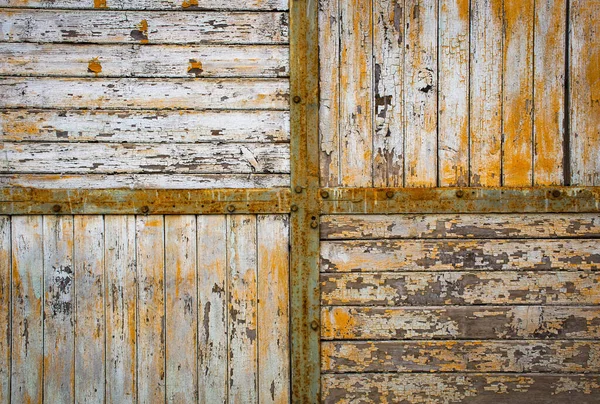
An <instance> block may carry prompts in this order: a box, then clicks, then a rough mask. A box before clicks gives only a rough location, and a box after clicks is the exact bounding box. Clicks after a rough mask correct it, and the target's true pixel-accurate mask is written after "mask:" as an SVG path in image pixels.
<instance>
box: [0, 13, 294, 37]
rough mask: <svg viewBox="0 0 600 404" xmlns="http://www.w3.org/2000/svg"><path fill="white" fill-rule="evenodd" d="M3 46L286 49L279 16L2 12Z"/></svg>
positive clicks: (285, 33) (283, 18)
mask: <svg viewBox="0 0 600 404" xmlns="http://www.w3.org/2000/svg"><path fill="white" fill-rule="evenodd" d="M0 15H2V19H1V20H0V21H1V22H0V24H1V25H0V42H37V43H52V42H62V43H141V44H223V43H226V44H284V43H286V42H287V41H288V21H287V19H288V15H287V13H281V12H264V13H263V12H261V13H256V12H254V13H253V12H236V13H232V12H219V11H211V12H187V13H182V12H144V11H102V12H98V11H86V10H83V11H80V10H61V11H60V13H57V12H56V11H53V10H35V11H32V10H20V9H0Z"/></svg>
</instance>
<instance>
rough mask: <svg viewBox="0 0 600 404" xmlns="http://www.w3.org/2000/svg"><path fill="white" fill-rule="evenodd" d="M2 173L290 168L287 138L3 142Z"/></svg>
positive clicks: (286, 170)
mask: <svg viewBox="0 0 600 404" xmlns="http://www.w3.org/2000/svg"><path fill="white" fill-rule="evenodd" d="M0 152H2V154H3V155H4V156H3V157H4V159H3V160H2V163H0V172H2V173H29V174H54V173H68V174H99V173H100V174H113V173H121V174H124V173H161V174H167V173H179V174H185V173H190V174H198V173H207V174H215V173H238V174H239V173H247V174H250V173H254V172H258V173H276V174H281V173H289V171H290V167H289V145H287V144H232V143H223V144H144V143H133V144H118V143H27V144H24V143H4V144H3V145H1V146H0Z"/></svg>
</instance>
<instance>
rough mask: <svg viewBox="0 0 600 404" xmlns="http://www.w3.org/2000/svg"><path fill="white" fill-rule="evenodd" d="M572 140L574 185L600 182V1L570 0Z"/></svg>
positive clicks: (598, 183)
mask: <svg viewBox="0 0 600 404" xmlns="http://www.w3.org/2000/svg"><path fill="white" fill-rule="evenodd" d="M570 6H571V8H570V21H569V26H570V50H569V52H570V57H571V61H570V64H569V66H570V72H569V76H570V85H571V88H570V91H571V92H570V106H571V109H570V111H569V112H570V114H569V117H570V125H571V134H570V144H571V155H570V158H571V163H572V168H571V175H572V183H573V184H574V185H577V184H581V185H600V147H598V143H599V142H600V69H599V68H598V66H600V41H599V40H598V37H599V28H598V27H599V26H600V2H598V1H595V0H593V1H587V0H570Z"/></svg>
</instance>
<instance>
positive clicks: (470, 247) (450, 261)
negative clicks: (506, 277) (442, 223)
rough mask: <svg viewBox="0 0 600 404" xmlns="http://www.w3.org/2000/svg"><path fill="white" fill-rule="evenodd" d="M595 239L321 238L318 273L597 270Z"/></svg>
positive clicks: (599, 265) (599, 263)
mask: <svg viewBox="0 0 600 404" xmlns="http://www.w3.org/2000/svg"><path fill="white" fill-rule="evenodd" d="M599 244H600V243H599V242H598V240H594V239H583V240H582V239H577V240H568V239H567V240H560V239H555V240H554V239H552V240H397V241H396V240H394V241H387V240H385V241H328V242H322V243H321V271H323V272H384V271H387V272H392V271H454V270H465V271H467V270H468V271H477V270H484V271H492V270H497V271H561V270H564V271H569V270H571V271H578V270H579V271H582V270H588V271H589V270H599V269H600V250H599V249H598V246H599Z"/></svg>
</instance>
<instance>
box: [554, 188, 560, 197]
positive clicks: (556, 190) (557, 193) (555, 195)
mask: <svg viewBox="0 0 600 404" xmlns="http://www.w3.org/2000/svg"><path fill="white" fill-rule="evenodd" d="M560 194H561V192H560V191H559V190H558V189H555V190H554V191H552V196H553V197H555V198H558V197H559V196H560Z"/></svg>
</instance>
